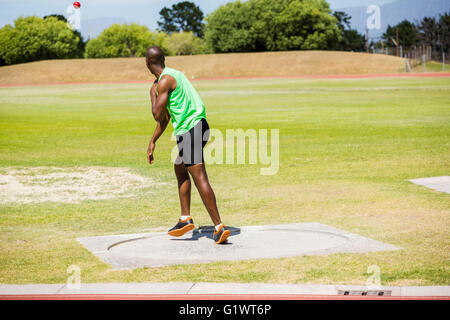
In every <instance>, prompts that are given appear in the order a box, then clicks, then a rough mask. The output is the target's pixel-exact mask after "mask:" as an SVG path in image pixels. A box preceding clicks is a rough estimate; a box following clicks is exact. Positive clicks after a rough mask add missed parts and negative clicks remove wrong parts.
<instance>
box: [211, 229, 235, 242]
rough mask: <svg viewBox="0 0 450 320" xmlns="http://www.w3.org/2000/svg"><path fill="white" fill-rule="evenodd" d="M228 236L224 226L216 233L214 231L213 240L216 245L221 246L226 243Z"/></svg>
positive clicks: (228, 231)
mask: <svg viewBox="0 0 450 320" xmlns="http://www.w3.org/2000/svg"><path fill="white" fill-rule="evenodd" d="M230 234H231V232H230V230H228V229H226V227H225V225H221V226H220V228H219V230H218V231H215V229H214V233H213V239H214V241H215V242H216V243H217V244H221V243H224V242H225V241H227V238H228V237H229V236H230Z"/></svg>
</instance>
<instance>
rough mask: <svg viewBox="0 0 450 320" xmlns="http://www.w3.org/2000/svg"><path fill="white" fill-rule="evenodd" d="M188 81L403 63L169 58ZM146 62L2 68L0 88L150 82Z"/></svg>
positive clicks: (294, 54) (329, 57) (393, 68)
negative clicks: (54, 84)
mask: <svg viewBox="0 0 450 320" xmlns="http://www.w3.org/2000/svg"><path fill="white" fill-rule="evenodd" d="M166 64H167V65H168V66H170V67H173V68H176V69H179V70H182V71H184V72H185V73H186V75H187V76H188V77H189V78H190V79H192V78H222V77H252V76H302V75H336V74H339V75H341V74H342V75H344V74H368V73H397V72H402V71H403V70H404V62H403V60H402V59H401V58H397V57H392V56H385V55H378V54H365V53H353V52H334V51H288V52H260V53H236V54H234V53H233V54H211V55H196V56H177V57H167V59H166ZM152 78H153V77H152V76H151V75H150V73H149V72H148V70H147V69H146V67H145V63H144V58H115V59H75V60H46V61H39V62H32V63H25V64H19V65H13V66H5V67H0V84H46V83H70V82H117V81H120V82H127V81H143V80H150V79H152Z"/></svg>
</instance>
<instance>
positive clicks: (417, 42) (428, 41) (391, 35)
mask: <svg viewBox="0 0 450 320" xmlns="http://www.w3.org/2000/svg"><path fill="white" fill-rule="evenodd" d="M382 40H383V41H382V43H381V42H379V43H375V46H377V47H380V46H381V45H382V44H383V45H385V46H388V47H397V45H398V46H402V47H403V48H405V49H407V48H412V47H417V46H423V45H425V46H430V47H431V49H432V52H433V54H434V55H435V57H436V58H438V57H442V54H443V53H445V54H446V55H447V54H449V48H450V13H444V14H440V15H439V17H438V18H434V17H425V18H423V19H422V20H421V21H419V22H418V23H412V22H410V21H408V20H403V21H402V22H400V23H398V24H397V25H394V26H390V25H389V26H388V27H387V29H386V32H385V33H384V34H383V36H382Z"/></svg>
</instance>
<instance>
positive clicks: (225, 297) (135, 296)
mask: <svg viewBox="0 0 450 320" xmlns="http://www.w3.org/2000/svg"><path fill="white" fill-rule="evenodd" d="M0 300H450V297H448V296H436V297H434V296H420V297H414V296H359V295H358V296H357V295H354V296H344V295H299V294H297V295H293V294H278V295H270V294H35V295H0Z"/></svg>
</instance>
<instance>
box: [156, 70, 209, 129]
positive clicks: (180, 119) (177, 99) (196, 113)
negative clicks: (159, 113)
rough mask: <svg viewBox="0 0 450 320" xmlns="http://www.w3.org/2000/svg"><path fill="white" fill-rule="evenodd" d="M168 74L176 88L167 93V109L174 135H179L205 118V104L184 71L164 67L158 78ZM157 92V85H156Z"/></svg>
mask: <svg viewBox="0 0 450 320" xmlns="http://www.w3.org/2000/svg"><path fill="white" fill-rule="evenodd" d="M164 75H169V76H172V77H173V78H175V80H176V81H177V88H176V89H175V90H174V91H172V92H171V93H170V94H169V101H168V103H167V110H168V111H169V114H170V117H171V121H172V125H173V128H174V135H180V134H183V133H186V132H188V131H189V130H190V129H192V128H193V127H194V126H195V125H196V124H197V122H199V121H200V120H201V119H203V118H205V119H206V112H205V105H204V103H203V101H202V99H201V98H200V96H199V95H198V93H197V91H195V89H194V87H193V86H192V84H191V83H190V82H189V80H188V79H187V78H186V76H185V75H184V73H182V72H180V71H178V70H175V69H171V68H167V67H165V68H164V71H163V72H162V73H161V75H160V77H159V79H158V81H159V80H161V78H162V77H163V76H164ZM156 93H158V86H156Z"/></svg>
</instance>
